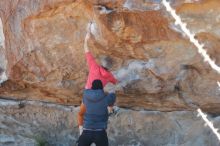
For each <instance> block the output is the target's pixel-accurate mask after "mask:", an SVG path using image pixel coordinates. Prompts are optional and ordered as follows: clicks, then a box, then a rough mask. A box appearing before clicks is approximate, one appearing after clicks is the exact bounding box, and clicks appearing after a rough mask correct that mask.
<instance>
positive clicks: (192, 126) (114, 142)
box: [0, 100, 220, 146]
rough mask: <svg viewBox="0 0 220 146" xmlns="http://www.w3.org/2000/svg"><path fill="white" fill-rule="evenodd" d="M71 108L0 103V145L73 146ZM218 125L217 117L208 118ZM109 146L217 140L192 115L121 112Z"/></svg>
mask: <svg viewBox="0 0 220 146" xmlns="http://www.w3.org/2000/svg"><path fill="white" fill-rule="evenodd" d="M77 111H78V108H75V107H73V106H69V107H67V106H61V105H55V104H47V103H42V102H36V101H35V102H34V101H24V102H16V101H7V100H1V106H0V130H1V133H0V145H1V146H15V145H16V146H17V145H18V146H35V145H37V144H39V143H45V144H47V145H49V146H73V145H75V143H76V140H77V139H78V128H77V124H76V118H75V117H76V112H77ZM209 119H211V120H212V121H214V125H215V126H217V127H219V126H220V117H212V118H211V117H209ZM108 133H109V134H108V136H109V143H110V146H148V145H149V146H197V145H198V146H218V145H219V141H218V140H217V138H216V137H215V135H214V134H213V133H212V132H211V131H210V129H209V128H207V127H206V128H205V127H204V122H203V121H202V120H201V118H200V117H197V116H196V113H194V112H167V113H162V112H156V111H132V110H126V109H121V110H120V112H119V113H118V115H117V116H115V117H111V118H110V122H109V128H108Z"/></svg>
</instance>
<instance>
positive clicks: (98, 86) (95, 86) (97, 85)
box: [92, 80, 103, 90]
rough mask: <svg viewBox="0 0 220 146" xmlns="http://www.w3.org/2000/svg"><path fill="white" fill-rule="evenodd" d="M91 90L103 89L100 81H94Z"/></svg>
mask: <svg viewBox="0 0 220 146" xmlns="http://www.w3.org/2000/svg"><path fill="white" fill-rule="evenodd" d="M92 89H93V90H99V89H103V84H102V81H101V80H94V81H93V82H92Z"/></svg>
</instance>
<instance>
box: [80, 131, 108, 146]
mask: <svg viewBox="0 0 220 146" xmlns="http://www.w3.org/2000/svg"><path fill="white" fill-rule="evenodd" d="M92 143H95V144H96V146H108V137H107V133H106V131H105V130H102V131H90V130H83V133H82V135H81V136H80V137H79V145H78V146H90V145H91V144H92Z"/></svg>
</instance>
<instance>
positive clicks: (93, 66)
mask: <svg viewBox="0 0 220 146" xmlns="http://www.w3.org/2000/svg"><path fill="white" fill-rule="evenodd" d="M86 60H87V64H88V66H89V75H88V79H87V83H86V87H85V89H91V88H92V82H93V81H94V80H96V79H99V80H101V81H102V84H103V87H105V85H106V84H107V83H108V82H111V83H113V84H116V83H117V80H116V79H115V78H114V76H113V75H112V73H111V72H109V71H107V70H105V69H104V68H103V67H101V66H100V65H98V64H97V63H96V61H95V58H94V57H93V56H92V54H91V53H90V52H87V53H86Z"/></svg>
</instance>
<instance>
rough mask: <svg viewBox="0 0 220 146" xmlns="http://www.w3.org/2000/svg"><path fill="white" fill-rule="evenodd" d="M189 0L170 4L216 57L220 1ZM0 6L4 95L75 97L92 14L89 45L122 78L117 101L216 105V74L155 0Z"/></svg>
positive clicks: (172, 106) (72, 100)
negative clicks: (84, 43)
mask: <svg viewBox="0 0 220 146" xmlns="http://www.w3.org/2000/svg"><path fill="white" fill-rule="evenodd" d="M186 2H187V1H178V2H177V1H173V2H172V5H173V6H174V7H175V8H176V9H177V12H178V14H180V15H181V16H182V17H183V20H185V21H186V22H188V23H189V28H190V29H191V30H192V31H193V32H194V33H196V36H197V37H198V39H199V40H200V41H203V42H204V43H205V46H206V47H207V50H208V53H209V54H210V55H211V57H212V58H213V59H215V60H216V62H217V63H218V64H220V62H219V60H220V58H219V57H220V56H219V49H218V46H219V44H220V43H219V35H220V33H219V30H220V28H219V26H220V25H219V11H220V7H219V5H220V3H219V2H218V0H206V1H188V3H186ZM0 8H1V13H0V17H1V19H2V22H3V31H4V36H3V37H5V42H4V44H5V45H4V46H3V45H2V47H1V48H2V49H1V52H3V53H1V62H3V64H4V65H1V66H3V67H1V68H2V71H1V72H4V73H5V72H6V73H7V77H5V76H4V77H5V78H6V79H7V78H8V80H7V81H6V82H4V83H2V86H1V88H0V91H1V92H0V95H1V96H2V97H6V98H16V99H27V98H28V99H33V100H43V101H48V102H55V103H62V104H69V105H78V104H79V103H80V99H81V93H82V89H83V87H84V85H85V81H86V75H87V67H86V63H85V58H84V54H83V40H84V36H85V28H86V25H87V23H88V22H89V21H91V20H93V22H94V24H93V27H92V33H93V38H92V39H91V40H90V48H91V51H92V52H93V54H94V55H95V56H96V58H97V60H99V61H100V62H102V61H103V60H106V59H107V60H108V61H110V63H109V64H110V66H112V68H111V70H112V71H113V72H114V74H115V76H116V77H117V78H118V79H119V81H120V84H119V85H118V88H117V90H118V95H119V99H118V103H117V104H118V105H119V106H123V107H132V108H145V109H151V110H162V111H173V110H189V109H192V106H193V107H196V106H201V107H202V108H203V109H204V110H206V111H209V112H214V113H219V112H220V108H219V107H220V106H219V103H220V99H219V96H220V91H219V90H218V87H217V80H220V77H219V75H218V74H217V73H216V72H214V71H212V70H211V68H210V66H209V65H207V64H206V63H204V62H203V58H202V57H201V56H200V55H199V54H198V53H197V49H196V48H195V46H193V45H192V44H191V43H190V42H189V41H188V39H187V38H186V37H185V36H184V34H182V33H181V31H180V30H179V28H178V27H176V26H174V24H173V19H172V18H171V17H170V15H169V14H168V13H167V12H166V11H165V9H164V7H163V6H162V4H161V3H160V1H153V0H149V1H145V2H144V1H141V0H140V1H139V0H138V1H133V0H121V1H108V0H102V1H87V2H86V1H70V0H55V1H50V0H45V1H40V0H37V1H33V0H30V1H25V0H20V1H10V0H2V1H1V2H0ZM1 40H2V39H1ZM1 42H2V41H1ZM1 44H2V43H1ZM3 56H5V57H3ZM6 65H7V67H6Z"/></svg>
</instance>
